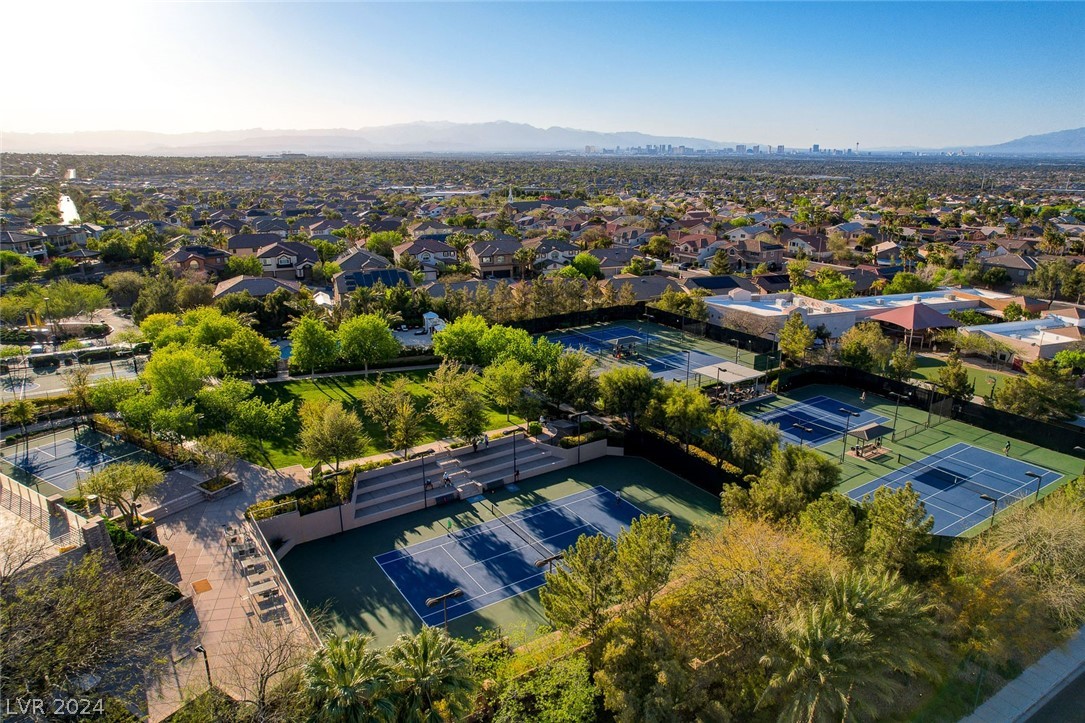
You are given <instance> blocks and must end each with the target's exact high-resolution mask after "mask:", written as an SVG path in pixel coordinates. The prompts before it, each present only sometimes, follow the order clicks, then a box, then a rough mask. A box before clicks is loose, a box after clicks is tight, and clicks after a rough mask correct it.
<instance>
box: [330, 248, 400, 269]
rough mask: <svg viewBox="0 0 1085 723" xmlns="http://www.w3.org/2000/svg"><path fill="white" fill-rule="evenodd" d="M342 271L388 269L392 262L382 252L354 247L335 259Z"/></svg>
mask: <svg viewBox="0 0 1085 723" xmlns="http://www.w3.org/2000/svg"><path fill="white" fill-rule="evenodd" d="M335 263H336V264H338V265H339V270H340V271H371V270H373V269H386V268H388V267H389V266H391V265H392V262H391V261H389V260H388V259H386V258H384V257H383V256H381V255H380V254H375V253H373V252H372V251H368V250H366V249H363V248H353V249H350V250H349V251H345V252H343V253H342V254H340V256H339V257H338V258H337V259H335Z"/></svg>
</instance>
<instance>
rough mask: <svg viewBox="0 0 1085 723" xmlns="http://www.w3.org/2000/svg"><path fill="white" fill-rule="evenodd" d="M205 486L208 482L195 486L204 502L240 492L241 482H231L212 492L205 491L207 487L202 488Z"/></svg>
mask: <svg viewBox="0 0 1085 723" xmlns="http://www.w3.org/2000/svg"><path fill="white" fill-rule="evenodd" d="M208 481H210V480H208ZM206 484H208V482H200V483H199V484H197V485H195V487H196V489H197V490H199V492H200V494H201V495H203V498H204V499H205V500H217V499H220V498H222V497H228V496H230V495H232V494H233V493H235V492H240V491H241V480H236V479H235V480H231V481H230V483H229V484H228V485H226V486H225V487H220V488H218V489H214V490H209V489H207V487H205V486H204V485H206Z"/></svg>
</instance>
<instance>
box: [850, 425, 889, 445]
mask: <svg viewBox="0 0 1085 723" xmlns="http://www.w3.org/2000/svg"><path fill="white" fill-rule="evenodd" d="M892 433H893V428H892V427H887V426H885V425H884V424H871V425H870V426H869V427H862V428H860V429H851V430H848V435H850V436H852V437H856V438H857V439H861V440H863V441H864V442H869V441H870V440H872V439H881V438H882V437H888V436H889V435H890V434H892Z"/></svg>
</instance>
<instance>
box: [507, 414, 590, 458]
mask: <svg viewBox="0 0 1085 723" xmlns="http://www.w3.org/2000/svg"><path fill="white" fill-rule="evenodd" d="M585 414H587V412H573V416H574V417H576V463H577V464H580V447H581V442H582V440H581V439H580V418H581V417H583V416H584V415H585ZM515 464H516V463H515V462H514V463H513V466H515Z"/></svg>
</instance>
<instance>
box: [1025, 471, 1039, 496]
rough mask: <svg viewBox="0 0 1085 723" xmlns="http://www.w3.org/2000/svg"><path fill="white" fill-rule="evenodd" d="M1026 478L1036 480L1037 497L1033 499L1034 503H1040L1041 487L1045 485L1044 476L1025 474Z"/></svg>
mask: <svg viewBox="0 0 1085 723" xmlns="http://www.w3.org/2000/svg"><path fill="white" fill-rule="evenodd" d="M1025 476H1026V477H1031V478H1033V479H1034V480H1036V496H1035V497H1033V498H1032V501H1033V502H1038V501H1039V500H1040V486H1041V485H1043V479H1044V476H1043V475H1042V474H1036V473H1035V472H1025Z"/></svg>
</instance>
